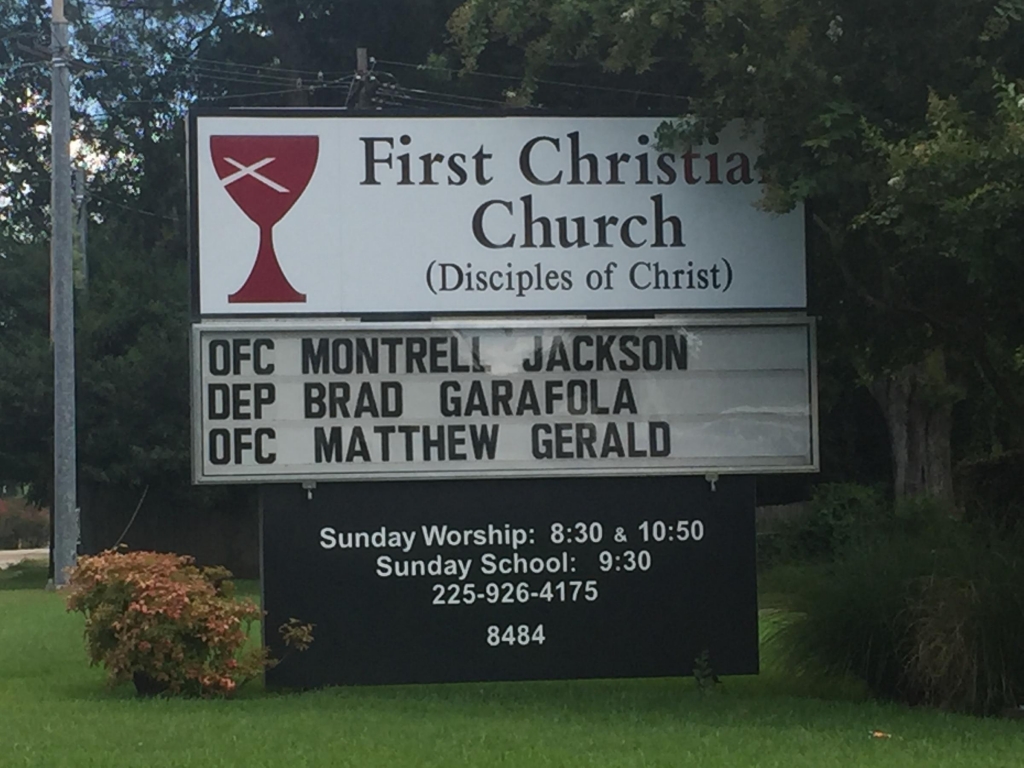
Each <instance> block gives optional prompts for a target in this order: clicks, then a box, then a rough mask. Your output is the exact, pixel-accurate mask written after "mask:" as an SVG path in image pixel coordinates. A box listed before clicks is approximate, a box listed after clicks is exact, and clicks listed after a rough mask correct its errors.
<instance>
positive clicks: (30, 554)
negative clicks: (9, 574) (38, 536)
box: [0, 549, 50, 571]
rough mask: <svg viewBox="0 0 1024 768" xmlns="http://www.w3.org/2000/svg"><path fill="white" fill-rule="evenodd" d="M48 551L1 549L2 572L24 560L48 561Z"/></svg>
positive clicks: (0, 568) (0, 564)
mask: <svg viewBox="0 0 1024 768" xmlns="http://www.w3.org/2000/svg"><path fill="white" fill-rule="evenodd" d="M49 557H50V550H48V549H0V571H2V570H3V569H4V568H7V567H8V566H11V565H14V564H15V563H20V562H21V561H22V560H47V559H48V558H49Z"/></svg>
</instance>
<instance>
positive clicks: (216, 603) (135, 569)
mask: <svg viewBox="0 0 1024 768" xmlns="http://www.w3.org/2000/svg"><path fill="white" fill-rule="evenodd" d="M230 577H231V574H230V572H229V571H227V570H226V569H224V568H199V567H197V566H196V565H194V561H193V559H192V558H191V557H184V556H179V555H173V554H160V553H157V552H123V551H117V550H108V551H106V552H103V553H101V554H99V555H96V556H94V557H83V558H81V559H80V560H79V561H78V564H77V565H76V566H75V568H74V569H73V570H72V571H71V574H70V578H69V594H68V597H67V606H68V610H69V611H78V612H81V613H83V614H85V640H86V645H87V647H88V651H89V656H90V658H91V659H92V663H93V664H102V665H103V666H104V667H106V669H107V673H108V678H109V680H110V682H111V683H112V684H115V683H119V682H127V681H129V680H131V681H133V682H134V683H135V686H136V689H137V690H138V692H139V693H140V694H153V693H161V692H166V693H168V694H178V695H187V696H227V695H230V694H232V693H233V692H234V691H235V690H236V689H237V688H238V686H239V685H241V684H243V683H245V682H246V681H248V680H251V679H252V678H254V677H256V676H257V675H258V674H260V672H262V671H263V670H264V669H265V668H266V667H267V666H270V665H272V664H273V663H274V662H273V661H272V660H271V659H270V658H269V656H268V655H267V651H266V650H265V649H263V648H250V649H248V650H246V649H245V645H246V642H247V640H248V635H249V629H250V627H251V626H252V623H253V622H254V621H257V620H258V619H260V618H261V615H262V612H261V611H260V609H259V607H258V606H257V605H256V604H255V603H253V602H252V601H251V600H248V599H235V597H234V585H233V584H232V583H231V582H230V581H229V580H228V579H229V578H230ZM311 632H312V627H311V626H310V625H303V624H300V623H298V622H297V621H295V620H293V621H292V622H289V624H286V625H285V626H284V627H282V633H283V634H284V636H285V638H286V642H287V643H288V644H289V645H290V646H291V647H294V648H296V649H298V650H304V649H305V648H306V647H308V645H309V643H310V642H311V641H312V634H311ZM289 638H290V641H289Z"/></svg>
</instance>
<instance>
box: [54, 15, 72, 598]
mask: <svg viewBox="0 0 1024 768" xmlns="http://www.w3.org/2000/svg"><path fill="white" fill-rule="evenodd" d="M51 32H52V40H51V43H52V46H53V48H52V59H51V65H52V68H51V75H52V87H51V91H52V93H51V98H52V107H53V114H52V121H51V124H50V135H51V138H52V140H53V146H52V152H53V154H52V162H51V173H52V179H51V184H52V196H51V199H50V217H51V218H50V222H51V227H52V229H51V238H50V281H51V285H52V298H51V301H52V306H53V320H52V330H53V509H52V510H51V514H52V515H53V521H54V541H53V550H54V556H53V557H54V574H53V575H54V583H55V586H57V587H62V586H64V585H66V584H67V569H68V568H70V567H71V566H73V565H74V564H75V559H76V555H77V552H78V530H79V523H78V499H77V497H78V494H77V482H78V478H77V455H76V453H77V451H76V428H75V293H74V261H73V258H72V245H71V227H72V222H71V76H70V73H69V71H68V53H69V51H68V22H67V19H66V18H65V17H64V0H53V6H52V16H51Z"/></svg>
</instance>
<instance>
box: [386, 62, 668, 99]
mask: <svg viewBox="0 0 1024 768" xmlns="http://www.w3.org/2000/svg"><path fill="white" fill-rule="evenodd" d="M377 61H379V62H380V63H381V64H385V65H387V66H389V67H405V68H407V69H416V70H421V71H423V70H426V71H431V70H432V71H437V72H448V73H456V74H459V73H462V74H466V75H471V76H477V77H489V78H495V79H500V80H506V81H511V82H519V83H521V82H522V81H523V78H521V77H517V76H515V75H499V74H497V73H495V72H482V71H480V70H476V69H474V70H468V71H465V72H463V70H459V69H454V68H452V67H439V66H436V65H434V64H411V63H409V62H407V61H392V60H388V59H378V60H377ZM532 79H533V81H534V82H537V83H543V84H545V85H559V86H563V87H565V88H583V89H585V90H591V91H605V92H608V93H625V94H631V95H637V96H657V97H660V98H664V99H676V100H679V101H685V100H686V97H685V96H679V95H678V94H672V93H659V92H657V91H647V90H639V89H637V90H634V89H632V88H617V87H615V86H611V85H594V84H592V83H571V82H567V81H564V80H552V79H550V78H541V77H535V78H532Z"/></svg>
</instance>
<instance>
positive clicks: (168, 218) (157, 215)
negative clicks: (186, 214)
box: [90, 195, 179, 222]
mask: <svg viewBox="0 0 1024 768" xmlns="http://www.w3.org/2000/svg"><path fill="white" fill-rule="evenodd" d="M90 196H91V197H92V198H93V199H94V200H100V201H102V202H104V203H106V204H107V205H113V206H116V207H118V208H123V209H124V210H126V211H131V212H132V213H140V214H142V215H143V216H152V217H153V218H155V219H164V220H165V221H174V222H178V221H179V220H178V219H176V218H175V217H173V216H167V215H166V214H163V213H155V212H153V211H146V210H143V209H142V208H136V207H135V206H132V205H125V204H124V203H119V202H117V201H116V200H111V199H110V198H109V197H103V196H102V195H90Z"/></svg>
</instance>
